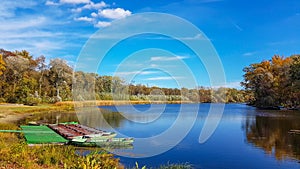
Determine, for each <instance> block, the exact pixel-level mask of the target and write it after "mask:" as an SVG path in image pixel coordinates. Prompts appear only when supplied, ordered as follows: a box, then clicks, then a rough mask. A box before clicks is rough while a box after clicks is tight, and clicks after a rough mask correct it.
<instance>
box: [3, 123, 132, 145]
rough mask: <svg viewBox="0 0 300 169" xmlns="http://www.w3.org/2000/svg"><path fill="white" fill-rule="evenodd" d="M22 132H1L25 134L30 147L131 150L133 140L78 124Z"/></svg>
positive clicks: (43, 126)
mask: <svg viewBox="0 0 300 169" xmlns="http://www.w3.org/2000/svg"><path fill="white" fill-rule="evenodd" d="M20 128H21V129H22V130H0V132H11V133H24V136H25V139H26V142H27V144H29V145H43V144H54V145H65V144H73V145H77V146H90V147H96V146H100V147H118V148H131V147H132V143H133V141H134V139H133V138H115V136H116V135H117V134H116V133H114V132H106V131H103V130H98V129H95V128H91V127H87V126H84V125H80V124H78V123H74V124H73V123H72V124H69V123H66V124H62V123H60V124H48V125H40V126H25V125H23V126H20Z"/></svg>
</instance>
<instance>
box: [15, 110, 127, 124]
mask: <svg viewBox="0 0 300 169" xmlns="http://www.w3.org/2000/svg"><path fill="white" fill-rule="evenodd" d="M124 120H125V118H124V117H123V116H122V115H121V113H119V112H111V111H109V110H105V109H100V110H98V109H91V108H88V107H87V108H82V109H80V112H79V113H65V112H49V113H40V114H35V115H33V116H32V117H30V118H27V119H26V120H25V121H22V122H20V124H27V123H28V122H29V121H35V122H37V123H41V124H55V123H62V122H71V121H78V122H79V123H80V124H83V125H87V126H90V127H96V128H100V129H102V128H107V126H111V127H113V128H119V127H121V126H122V123H123V121H124Z"/></svg>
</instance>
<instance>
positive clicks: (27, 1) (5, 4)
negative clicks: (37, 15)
mask: <svg viewBox="0 0 300 169" xmlns="http://www.w3.org/2000/svg"><path fill="white" fill-rule="evenodd" d="M36 4H37V2H35V1H32V0H23V1H22V0H21V1H20V0H19V1H12V0H1V5H0V19H2V18H8V17H14V16H15V10H16V9H17V8H23V9H25V8H27V9H30V8H33V7H34V6H36Z"/></svg>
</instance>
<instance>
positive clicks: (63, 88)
mask: <svg viewBox="0 0 300 169" xmlns="http://www.w3.org/2000/svg"><path fill="white" fill-rule="evenodd" d="M0 89H1V90H0V102H8V103H24V104H30V105H33V104H37V103H40V102H45V103H55V102H57V101H68V100H72V99H73V96H74V97H75V98H76V100H93V99H97V100H112V99H114V100H125V99H127V100H128V99H129V100H166V101H180V100H186V101H193V102H247V101H248V100H251V98H252V96H251V94H250V93H249V92H248V91H244V90H238V89H234V88H218V89H213V88H206V87H199V88H195V89H187V88H181V89H177V88H160V87H157V86H151V87H149V86H146V85H143V84H137V85H133V84H127V83H126V82H125V81H124V80H122V79H121V78H120V77H112V76H106V75H99V74H96V73H86V72H81V71H76V72H74V70H73V68H72V67H71V66H70V65H68V63H67V61H66V60H63V59H60V58H55V59H51V60H50V61H49V63H47V62H46V58H45V57H44V56H39V57H36V58H34V57H33V56H32V55H31V54H30V53H29V52H28V51H26V50H22V51H7V50H4V49H0ZM91 93H93V95H91Z"/></svg>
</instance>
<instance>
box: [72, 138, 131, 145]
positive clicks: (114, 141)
mask: <svg viewBox="0 0 300 169" xmlns="http://www.w3.org/2000/svg"><path fill="white" fill-rule="evenodd" d="M133 142H134V139H133V138H109V139H104V138H101V137H93V138H90V137H89V136H78V137H74V138H73V139H72V140H71V141H70V144H73V145H77V146H100V147H102V146H105V147H109V146H126V145H132V143H133Z"/></svg>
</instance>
